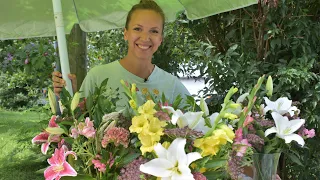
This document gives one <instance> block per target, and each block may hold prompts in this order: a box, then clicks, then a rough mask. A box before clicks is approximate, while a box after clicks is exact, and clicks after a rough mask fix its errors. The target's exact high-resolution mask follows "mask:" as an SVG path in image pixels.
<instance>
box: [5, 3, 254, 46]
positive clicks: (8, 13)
mask: <svg viewBox="0 0 320 180" xmlns="http://www.w3.org/2000/svg"><path fill="white" fill-rule="evenodd" d="M139 1H140V0H62V1H61V4H62V12H63V22H64V26H65V33H67V34H68V33H70V31H71V29H72V27H73V25H74V24H75V23H78V24H79V25H80V27H81V29H82V30H83V31H85V32H94V31H104V30H109V29H115V28H122V27H124V24H125V20H126V16H127V12H128V11H129V10H130V8H131V7H132V5H134V4H136V3H138V2H139ZM155 1H156V2H157V3H158V4H159V5H160V6H161V8H162V9H163V10H164V12H165V15H166V18H167V21H173V20H174V19H175V18H176V16H177V13H179V12H181V11H185V13H186V15H187V17H188V19H190V20H194V19H200V18H204V17H207V16H211V15H214V14H218V13H221V12H226V11H230V10H234V9H238V8H242V7H245V6H249V5H252V4H256V3H257V0H155ZM53 17H54V11H53V6H52V1H51V0H2V1H1V2H0V39H1V40H4V39H19V38H28V37H46V36H55V35H56V28H55V20H54V18H53Z"/></svg>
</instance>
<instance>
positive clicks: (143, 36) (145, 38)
mask: <svg viewBox="0 0 320 180" xmlns="http://www.w3.org/2000/svg"><path fill="white" fill-rule="evenodd" d="M140 38H141V40H143V41H149V40H150V35H149V33H148V32H142V33H141V37H140Z"/></svg>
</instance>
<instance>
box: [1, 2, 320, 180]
mask: <svg viewBox="0 0 320 180" xmlns="http://www.w3.org/2000/svg"><path fill="white" fill-rule="evenodd" d="M264 2H266V4H265V5H263V4H261V3H259V4H257V5H253V6H250V7H246V8H242V9H239V10H234V11H231V12H227V13H222V14H218V15H214V16H210V17H208V18H204V19H201V20H195V21H189V20H187V18H186V17H185V16H184V15H183V14H181V15H180V16H179V18H178V19H177V20H176V21H174V22H172V23H168V24H167V28H166V29H165V39H164V41H163V44H162V46H161V47H160V48H159V50H158V51H157V53H156V54H155V55H154V63H155V64H156V65H157V66H159V67H161V68H162V69H164V70H166V71H168V72H170V73H172V74H174V75H177V76H178V75H180V76H181V75H183V76H186V77H189V78H194V79H195V80H197V79H204V80H205V83H206V87H205V88H204V89H202V90H201V93H202V94H204V96H205V97H207V101H208V102H210V103H209V105H210V109H212V110H213V109H214V110H215V111H217V109H219V108H220V107H219V105H220V104H221V103H222V98H223V97H224V96H225V94H226V92H227V90H228V89H230V87H231V86H236V87H238V88H239V90H240V92H241V93H242V92H246V91H247V90H248V89H250V88H252V86H253V85H254V83H255V82H256V80H257V79H258V78H259V77H260V76H262V75H263V74H266V75H271V76H272V77H273V80H274V84H275V87H274V93H275V94H274V97H279V96H280V95H285V96H287V97H288V98H289V99H292V100H293V101H294V102H295V103H296V104H297V105H298V106H299V109H301V117H302V118H304V119H306V127H307V128H309V129H311V128H314V129H315V130H316V133H317V136H316V137H315V138H313V139H308V140H307V141H306V147H305V148H303V149H299V153H293V154H291V155H290V156H288V155H284V156H283V157H282V158H281V161H280V167H279V168H280V176H281V178H282V179H319V177H320V166H319V164H320V155H319V153H318V152H319V151H320V133H319V125H320V1H319V0H309V1H299V0H267V1H264ZM75 37H76V38H75ZM68 43H69V44H68V47H69V53H70V55H69V56H70V59H71V61H72V62H71V64H70V66H71V72H73V73H76V74H77V75H78V78H79V80H78V81H79V82H81V80H82V79H83V77H84V76H85V74H86V71H87V70H89V69H90V68H92V67H94V66H96V65H99V64H105V63H109V62H111V61H115V60H119V59H120V58H121V57H123V56H124V55H125V53H126V48H127V47H126V45H125V42H124V40H123V33H122V30H121V29H115V30H109V31H105V32H95V33H87V34H85V33H83V32H81V31H80V30H79V29H78V28H77V27H75V28H74V30H73V33H72V35H70V36H69V37H68ZM54 47H55V38H54V37H52V38H32V39H20V40H6V41H0V119H1V120H0V138H1V141H0V179H4V180H10V179H19V178H20V179H23V180H25V179H43V175H42V174H36V173H35V171H36V170H37V169H41V168H44V167H46V166H47V163H46V162H45V157H42V158H41V159H39V158H38V155H39V153H40V149H39V148H36V147H34V146H32V145H31V139H32V137H33V136H35V135H36V134H37V132H39V129H41V128H44V127H46V125H47V122H48V119H49V115H48V114H49V110H48V109H49V108H48V107H49V106H48V105H47V104H46V102H47V97H46V95H45V94H46V90H47V88H50V87H51V86H52V85H51V73H52V71H53V65H52V64H54V63H56V65H57V62H58V56H57V49H55V48H54ZM195 71H198V72H200V73H197V75H194V72H195ZM284 92H286V93H287V94H284ZM39 157H40V156H39ZM25 169H27V170H25Z"/></svg>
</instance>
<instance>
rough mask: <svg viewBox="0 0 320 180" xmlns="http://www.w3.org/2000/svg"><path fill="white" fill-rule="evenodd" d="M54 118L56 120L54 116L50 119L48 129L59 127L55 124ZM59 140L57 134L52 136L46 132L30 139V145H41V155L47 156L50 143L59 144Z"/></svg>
mask: <svg viewBox="0 0 320 180" xmlns="http://www.w3.org/2000/svg"><path fill="white" fill-rule="evenodd" d="M56 118H57V117H56V116H52V117H51V119H50V121H49V125H48V127H50V128H54V127H59V126H58V124H57V123H56V122H55V120H56ZM60 140H61V138H60V135H58V134H56V135H54V134H50V133H49V132H47V131H43V132H41V133H40V134H38V135H36V136H35V137H34V138H33V139H32V144H41V152H42V154H47V151H48V149H49V145H50V143H51V142H60Z"/></svg>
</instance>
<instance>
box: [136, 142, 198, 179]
mask: <svg viewBox="0 0 320 180" xmlns="http://www.w3.org/2000/svg"><path fill="white" fill-rule="evenodd" d="M185 145H186V139H182V138H177V139H175V140H174V141H173V142H172V144H171V145H170V147H169V148H168V149H166V148H164V147H163V146H162V145H161V144H160V143H158V144H157V145H156V146H155V147H154V150H155V152H156V154H157V156H158V158H156V159H153V160H151V161H149V162H147V163H145V164H142V165H140V171H141V172H144V173H147V174H151V175H153V176H156V177H161V179H163V180H164V179H176V180H179V179H180V180H193V179H194V178H193V175H192V173H191V170H190V169H189V165H190V163H191V162H193V161H195V160H198V159H200V158H201V155H200V154H199V153H198V152H193V153H189V154H186V152H185V150H184V147H185Z"/></svg>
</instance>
